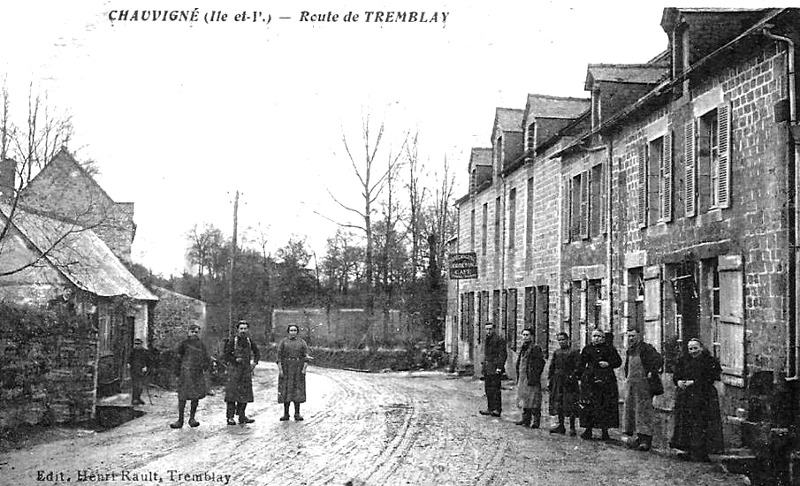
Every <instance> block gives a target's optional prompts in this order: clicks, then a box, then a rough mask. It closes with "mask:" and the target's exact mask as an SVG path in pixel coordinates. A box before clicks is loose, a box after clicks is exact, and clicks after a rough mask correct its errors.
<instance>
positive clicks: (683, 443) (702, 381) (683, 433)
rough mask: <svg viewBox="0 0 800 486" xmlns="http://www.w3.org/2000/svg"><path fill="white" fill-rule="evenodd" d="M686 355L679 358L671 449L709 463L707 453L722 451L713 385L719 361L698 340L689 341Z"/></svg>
mask: <svg viewBox="0 0 800 486" xmlns="http://www.w3.org/2000/svg"><path fill="white" fill-rule="evenodd" d="M687 344H688V351H689V352H688V354H684V355H682V356H681V357H680V358H678V363H677V365H676V367H675V373H674V374H673V375H672V381H674V382H675V385H676V386H677V389H676V391H675V430H674V433H673V434H672V440H671V441H670V442H669V445H670V447H672V448H674V449H680V450H682V451H686V452H688V453H689V455H690V456H691V458H692V459H694V460H697V461H708V453H709V452H711V453H714V452H722V450H723V445H722V419H721V417H720V411H719V397H718V395H717V389H716V388H714V382H715V381H719V379H720V373H721V372H722V368H721V367H720V365H719V361H717V359H716V358H714V357H713V356H711V354H710V353H709V352H708V351H707V350H706V349H705V348H704V347H703V343H702V342H700V340H699V339H697V338H692V339H690V340H689V342H688V343H687Z"/></svg>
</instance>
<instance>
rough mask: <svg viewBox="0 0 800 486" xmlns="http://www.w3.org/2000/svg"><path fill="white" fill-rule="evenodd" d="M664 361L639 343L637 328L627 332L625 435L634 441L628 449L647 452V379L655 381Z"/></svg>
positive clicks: (650, 412) (649, 423)
mask: <svg viewBox="0 0 800 486" xmlns="http://www.w3.org/2000/svg"><path fill="white" fill-rule="evenodd" d="M663 366H664V358H663V357H662V356H661V354H660V353H659V352H658V351H656V348H654V347H653V346H651V345H650V344H647V343H646V342H644V341H643V340H642V335H641V333H640V332H639V330H638V329H630V330H628V349H627V351H626V352H625V378H626V379H627V381H626V384H625V387H626V390H627V398H626V399H625V430H624V433H625V435H628V436H633V434H634V433H636V440H635V441H633V442H631V443H630V446H631V447H632V448H635V449H639V450H640V451H649V450H650V448H651V447H652V445H653V421H654V420H655V412H654V410H653V392H652V390H651V388H650V380H653V379H658V373H659V372H661V369H662V368H663Z"/></svg>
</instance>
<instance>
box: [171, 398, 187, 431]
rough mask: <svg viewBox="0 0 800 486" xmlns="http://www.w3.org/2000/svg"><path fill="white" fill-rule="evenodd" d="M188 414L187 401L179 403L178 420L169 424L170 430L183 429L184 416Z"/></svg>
mask: <svg viewBox="0 0 800 486" xmlns="http://www.w3.org/2000/svg"><path fill="white" fill-rule="evenodd" d="M184 413H186V400H179V401H178V420H177V421H176V422H173V423H171V424H169V426H170V428H173V429H180V428H181V427H183V415H184Z"/></svg>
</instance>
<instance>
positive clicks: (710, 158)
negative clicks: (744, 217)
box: [684, 104, 731, 217]
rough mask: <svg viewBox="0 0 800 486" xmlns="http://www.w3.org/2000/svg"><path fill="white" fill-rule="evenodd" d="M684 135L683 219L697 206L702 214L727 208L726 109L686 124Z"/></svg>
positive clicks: (728, 185)
mask: <svg viewBox="0 0 800 486" xmlns="http://www.w3.org/2000/svg"><path fill="white" fill-rule="evenodd" d="M684 135H685V146H684V151H685V173H684V180H685V183H684V188H685V192H684V205H685V210H686V211H685V212H686V216H687V217H691V216H695V215H696V214H697V209H698V206H699V209H700V211H702V212H703V213H705V212H707V211H708V210H710V209H723V208H727V207H730V135H731V134H730V108H729V106H728V105H727V104H725V105H722V106H719V107H718V108H716V109H713V110H711V111H709V112H707V113H705V114H704V115H702V116H701V117H700V118H698V119H697V120H696V122H695V121H691V122H689V123H687V124H686V128H685V130H684Z"/></svg>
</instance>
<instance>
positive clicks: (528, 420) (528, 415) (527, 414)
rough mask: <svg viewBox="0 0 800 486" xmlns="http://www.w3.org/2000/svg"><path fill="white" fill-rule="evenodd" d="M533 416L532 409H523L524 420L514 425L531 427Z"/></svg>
mask: <svg viewBox="0 0 800 486" xmlns="http://www.w3.org/2000/svg"><path fill="white" fill-rule="evenodd" d="M531 415H532V412H531V409H530V408H523V409H522V418H521V419H520V420H518V421H516V422H514V423H515V424H516V425H524V426H529V425H530V424H531Z"/></svg>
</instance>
